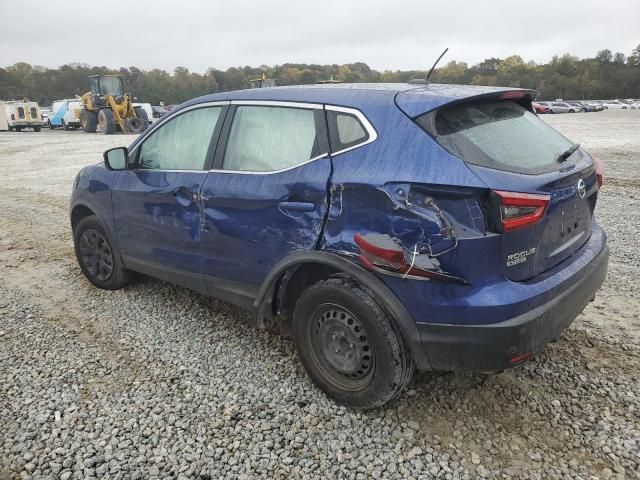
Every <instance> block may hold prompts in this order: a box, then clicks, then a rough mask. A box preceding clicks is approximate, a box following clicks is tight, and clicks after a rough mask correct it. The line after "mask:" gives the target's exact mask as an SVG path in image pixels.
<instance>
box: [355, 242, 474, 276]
mask: <svg viewBox="0 0 640 480" xmlns="http://www.w3.org/2000/svg"><path fill="white" fill-rule="evenodd" d="M353 240H354V241H355V243H356V245H358V247H360V256H359V259H360V261H361V262H362V264H363V265H364V267H365V268H367V269H368V270H374V271H377V272H380V273H384V274H388V275H395V276H401V277H403V278H407V277H412V278H414V279H415V278H416V277H417V278H418V279H420V278H423V279H431V280H437V281H441V282H453V283H461V284H463V285H466V284H468V282H467V281H466V280H464V279H463V278H459V277H455V276H453V275H449V274H447V273H444V272H442V271H440V270H438V269H437V268H438V267H437V265H438V263H437V261H436V263H435V264H434V263H433V261H432V260H431V259H430V258H429V256H428V255H426V254H419V253H418V252H414V253H413V254H412V253H410V252H405V250H403V248H402V247H401V246H400V245H398V244H397V243H396V242H394V241H393V239H392V238H391V237H390V236H389V235H384V234H377V233H368V234H364V235H361V234H360V233H356V234H355V235H354V238H353ZM427 267H429V268H427ZM430 268H433V270H432V269H430Z"/></svg>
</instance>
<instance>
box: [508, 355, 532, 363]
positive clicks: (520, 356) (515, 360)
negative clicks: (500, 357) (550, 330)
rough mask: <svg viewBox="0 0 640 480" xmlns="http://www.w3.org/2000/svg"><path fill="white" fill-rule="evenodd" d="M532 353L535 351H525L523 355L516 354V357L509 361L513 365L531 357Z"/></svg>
mask: <svg viewBox="0 0 640 480" xmlns="http://www.w3.org/2000/svg"><path fill="white" fill-rule="evenodd" d="M531 355H533V353H523V354H522V355H516V356H515V357H511V358H510V359H509V363H511V364H512V365H513V364H514V363H519V362H522V361H523V360H526V359H527V358H529V357H530V356H531Z"/></svg>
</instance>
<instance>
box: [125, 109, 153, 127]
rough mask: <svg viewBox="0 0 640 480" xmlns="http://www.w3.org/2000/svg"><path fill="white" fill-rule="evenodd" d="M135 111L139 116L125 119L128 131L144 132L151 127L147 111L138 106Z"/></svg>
mask: <svg viewBox="0 0 640 480" xmlns="http://www.w3.org/2000/svg"><path fill="white" fill-rule="evenodd" d="M135 112H136V115H137V117H129V118H127V119H126V120H125V125H126V126H127V132H129V133H142V132H144V131H145V130H146V129H147V128H148V127H149V119H148V118H147V112H145V111H144V110H143V109H142V108H136V109H135Z"/></svg>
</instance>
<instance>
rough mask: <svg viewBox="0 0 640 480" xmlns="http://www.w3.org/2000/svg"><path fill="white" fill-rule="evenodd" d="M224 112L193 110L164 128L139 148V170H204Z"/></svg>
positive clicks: (204, 109)
mask: <svg viewBox="0 0 640 480" xmlns="http://www.w3.org/2000/svg"><path fill="white" fill-rule="evenodd" d="M222 108H223V107H203V108H198V109H196V110H190V111H188V112H185V113H182V114H180V115H178V116H176V117H175V118H173V119H171V120H169V121H168V122H167V123H165V124H164V125H162V126H161V127H160V128H158V130H156V131H155V132H153V133H152V134H151V136H150V137H149V138H147V139H145V140H144V142H143V143H142V145H141V146H140V153H139V156H138V165H139V166H140V168H147V169H156V170H203V169H204V168H205V164H206V162H207V158H208V154H209V148H210V146H211V143H212V142H211V141H212V138H213V132H214V130H215V128H216V124H217V123H218V120H219V118H220V113H222Z"/></svg>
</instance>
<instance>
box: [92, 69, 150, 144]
mask: <svg viewBox="0 0 640 480" xmlns="http://www.w3.org/2000/svg"><path fill="white" fill-rule="evenodd" d="M89 82H90V85H91V91H90V92H87V93H85V94H84V95H82V97H80V101H81V103H82V110H81V111H80V125H81V126H82V130H84V131H85V132H87V133H95V132H96V130H97V128H98V125H99V126H100V131H101V132H102V133H104V134H106V135H110V134H112V133H115V132H124V133H141V132H144V131H145V130H146V129H147V127H148V126H149V118H148V117H147V112H145V111H144V109H142V108H140V107H134V106H133V104H132V103H131V95H129V94H128V93H124V88H123V82H122V75H92V76H90V77H89Z"/></svg>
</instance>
